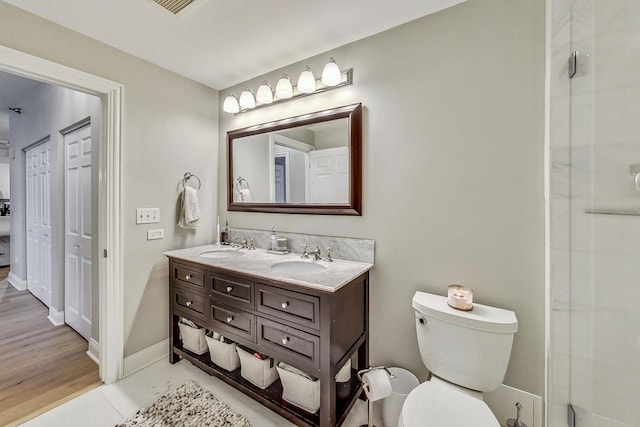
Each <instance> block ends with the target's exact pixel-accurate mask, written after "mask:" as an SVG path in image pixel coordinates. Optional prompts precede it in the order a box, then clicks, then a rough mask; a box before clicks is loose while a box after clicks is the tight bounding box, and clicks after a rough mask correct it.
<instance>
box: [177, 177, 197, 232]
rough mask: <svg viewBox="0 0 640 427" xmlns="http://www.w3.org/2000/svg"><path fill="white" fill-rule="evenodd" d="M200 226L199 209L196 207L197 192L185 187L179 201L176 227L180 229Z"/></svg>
mask: <svg viewBox="0 0 640 427" xmlns="http://www.w3.org/2000/svg"><path fill="white" fill-rule="evenodd" d="M199 225H200V207H199V206H198V191H197V190H196V189H195V188H191V187H186V188H185V189H184V191H183V192H182V197H181V200H180V218H179V219H178V226H179V227H181V228H198V226H199Z"/></svg>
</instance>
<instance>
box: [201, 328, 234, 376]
mask: <svg viewBox="0 0 640 427" xmlns="http://www.w3.org/2000/svg"><path fill="white" fill-rule="evenodd" d="M205 339H206V340H207V345H208V346H209V356H211V361H212V362H213V363H215V364H216V365H218V366H219V367H221V368H222V369H225V370H227V371H235V370H236V369H238V368H239V367H240V358H239V357H238V352H237V351H236V343H235V342H233V341H231V340H225V342H222V341H220V340H219V339H214V338H211V337H208V336H205Z"/></svg>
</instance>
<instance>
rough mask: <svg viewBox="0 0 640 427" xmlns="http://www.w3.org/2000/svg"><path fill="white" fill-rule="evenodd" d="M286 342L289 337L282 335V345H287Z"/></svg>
mask: <svg viewBox="0 0 640 427" xmlns="http://www.w3.org/2000/svg"><path fill="white" fill-rule="evenodd" d="M288 342H289V337H282V344H283V345H287V343H288Z"/></svg>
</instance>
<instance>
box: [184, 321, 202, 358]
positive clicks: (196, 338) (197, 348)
mask: <svg viewBox="0 0 640 427" xmlns="http://www.w3.org/2000/svg"><path fill="white" fill-rule="evenodd" d="M178 327H179V328H180V336H181V337H182V346H183V347H184V348H185V349H187V350H189V351H191V352H193V353H195V354H205V353H206V352H207V351H209V346H207V341H206V340H205V334H206V332H207V330H206V329H204V328H194V327H193V326H189V325H185V324H184V323H178Z"/></svg>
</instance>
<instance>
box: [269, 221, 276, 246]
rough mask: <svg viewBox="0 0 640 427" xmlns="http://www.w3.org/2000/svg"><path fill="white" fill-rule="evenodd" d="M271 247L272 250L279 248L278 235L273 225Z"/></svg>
mask: <svg viewBox="0 0 640 427" xmlns="http://www.w3.org/2000/svg"><path fill="white" fill-rule="evenodd" d="M269 249H270V250H272V251H277V250H278V236H276V228H275V227H271V237H269Z"/></svg>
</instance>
